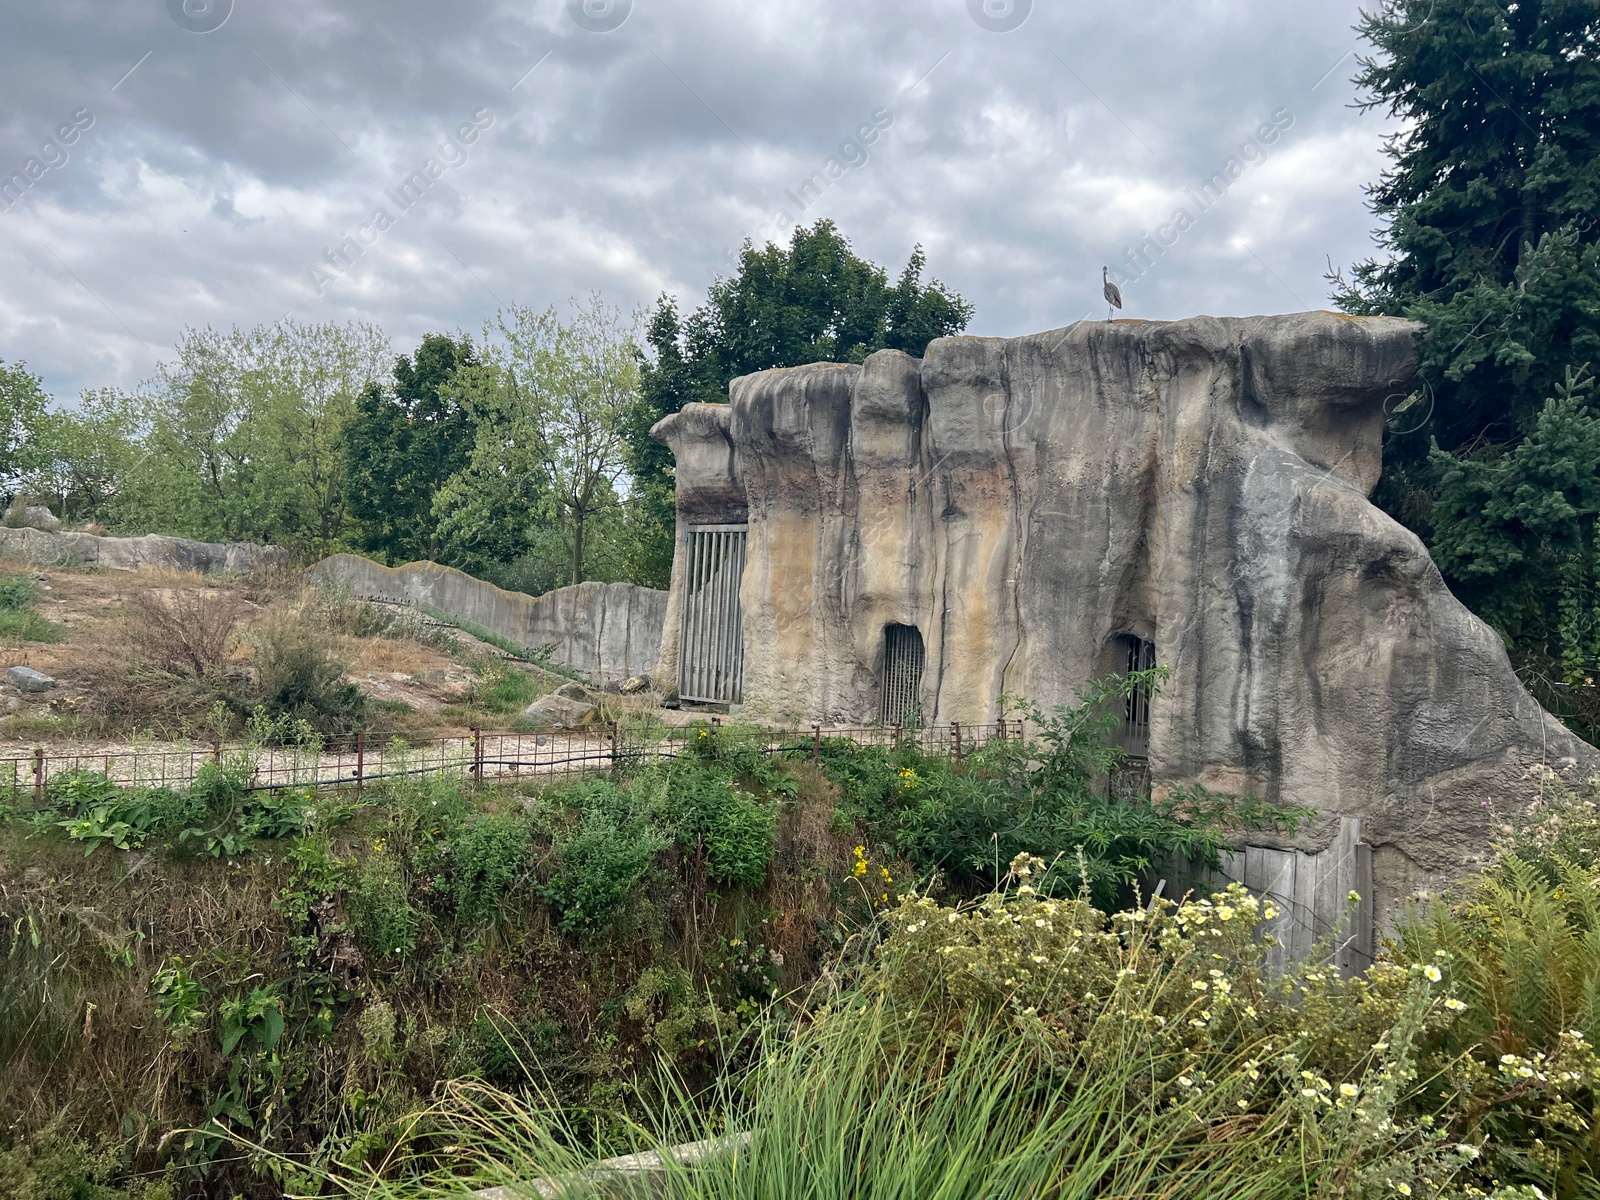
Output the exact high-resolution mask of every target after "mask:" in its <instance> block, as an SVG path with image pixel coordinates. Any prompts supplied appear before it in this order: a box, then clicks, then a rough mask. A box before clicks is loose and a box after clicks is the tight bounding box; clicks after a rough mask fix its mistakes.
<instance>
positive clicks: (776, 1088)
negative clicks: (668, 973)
mask: <svg viewBox="0 0 1600 1200" xmlns="http://www.w3.org/2000/svg"><path fill="white" fill-rule="evenodd" d="M1584 787H1585V788H1586V789H1587V794H1586V795H1580V794H1579V793H1577V792H1575V791H1573V790H1571V789H1570V788H1565V787H1564V785H1562V784H1561V783H1560V781H1548V786H1547V787H1546V788H1545V789H1544V790H1545V796H1544V799H1543V800H1541V801H1540V803H1539V809H1540V811H1539V814H1538V816H1539V820H1538V821H1537V822H1536V823H1535V825H1534V827H1533V829H1531V830H1529V831H1526V832H1518V833H1516V834H1514V835H1513V836H1512V837H1511V838H1509V839H1508V841H1507V843H1506V845H1505V846H1503V847H1502V851H1503V855H1502V858H1501V860H1500V861H1499V863H1497V864H1496V865H1495V866H1494V867H1492V868H1491V869H1489V870H1488V871H1486V872H1484V873H1482V874H1481V875H1478V876H1475V877H1473V878H1471V879H1469V880H1467V881H1466V882H1465V883H1464V884H1463V885H1462V887H1461V888H1460V889H1459V890H1458V891H1457V892H1456V893H1454V894H1452V895H1450V896H1447V897H1446V898H1444V899H1442V900H1439V901H1436V902H1434V903H1432V904H1430V905H1427V906H1425V907H1423V908H1420V909H1418V910H1417V911H1416V912H1415V913H1414V914H1413V915H1412V917H1411V918H1410V919H1409V920H1407V921H1406V922H1405V923H1404V924H1403V926H1402V929H1401V931H1400V935H1399V937H1398V938H1397V939H1395V940H1394V941H1392V942H1390V943H1389V945H1388V947H1387V951H1386V953H1385V954H1384V956H1383V957H1382V958H1380V960H1379V961H1378V962H1377V963H1375V964H1374V965H1373V966H1372V967H1371V968H1370V969H1369V970H1367V971H1365V972H1363V973H1362V974H1359V975H1356V976H1354V977H1351V978H1343V977H1341V976H1340V975H1338V974H1337V973H1336V972H1333V971H1331V970H1328V969H1326V968H1325V967H1323V966H1321V965H1320V964H1319V963H1317V962H1312V963H1308V964H1305V965H1303V966H1301V967H1299V968H1296V969H1294V970H1291V971H1290V972H1288V973H1287V974H1285V975H1281V976H1276V977H1275V976H1273V975H1272V974H1271V973H1269V972H1268V971H1267V970H1266V969H1265V967H1264V962H1265V951H1266V944H1265V941H1264V939H1263V937H1262V936H1261V933H1260V929H1259V926H1260V924H1261V923H1262V922H1264V921H1267V920H1270V919H1271V918H1272V917H1273V916H1275V915H1276V914H1275V913H1274V912H1273V911H1272V907H1271V905H1270V902H1264V901H1261V900H1258V899H1257V898H1255V897H1253V896H1251V895H1249V894H1248V893H1247V892H1246V891H1245V890H1244V889H1243V888H1241V887H1239V886H1238V885H1233V886H1230V887H1229V888H1227V889H1226V890H1224V891H1221V892H1218V893H1216V894H1214V895H1211V896H1209V897H1205V898H1199V897H1189V898H1186V899H1185V900H1183V901H1182V902H1171V901H1165V900H1160V899H1157V900H1154V901H1150V902H1146V903H1142V904H1138V905H1137V906H1132V907H1128V908H1124V909H1121V910H1119V911H1116V912H1111V913H1107V912H1103V911H1101V910H1099V909H1097V908H1096V907H1095V906H1094V905H1093V904H1092V903H1091V900H1090V893H1089V891H1088V890H1087V889H1084V890H1083V891H1082V892H1080V894H1079V895H1077V896H1074V897H1053V896H1050V895H1048V894H1046V893H1044V892H1042V891H1040V890H1038V889H1037V888H1036V887H1035V886H1034V883H1035V881H1038V880H1040V879H1042V878H1043V876H1044V873H1045V870H1046V864H1045V862H1044V861H1043V860H1041V859H1038V858H1036V857H1034V856H1031V855H1027V854H1021V855H1018V856H1017V857H1016V858H1014V859H1013V860H1012V862H1011V863H1010V864H1009V869H1008V871H1007V873H1006V875H1005V877H1004V878H1003V880H1002V887H1001V888H1000V889H998V890H995V891H992V892H990V893H988V894H986V895H984V896H981V897H979V898H976V899H974V900H970V901H964V902H962V901H957V902H941V901H938V900H935V899H933V898H931V897H928V896H920V895H914V894H908V895H906V896H904V897H902V898H901V900H900V902H899V903H898V904H896V905H895V906H894V907H892V908H891V909H889V910H888V911H886V912H885V913H884V914H883V916H882V919H881V925H880V929H881V932H882V938H881V941H880V942H879V944H878V945H877V947H876V949H875V951H874V952H873V954H872V955H871V957H870V959H869V960H867V961H866V962H865V963H863V964H862V965H861V966H860V967H859V969H858V970H857V971H856V972H855V973H854V974H853V975H852V978H851V979H850V980H849V982H848V985H847V986H846V987H845V988H844V989H843V990H842V992H834V993H832V994H830V995H828V996H827V997H826V998H825V999H823V1000H822V1001H821V1002H816V1001H815V999H814V997H815V993H812V997H813V1002H812V1003H810V1004H809V1005H807V1004H801V1005H800V1006H799V1008H798V1010H796V1009H794V1008H791V1009H789V1010H787V1011H784V1012H783V1013H782V1014H781V1017H780V1018H779V1019H774V1020H771V1021H769V1022H766V1023H764V1024H761V1025H758V1026H755V1027H753V1030H752V1032H751V1034H750V1040H751V1042H752V1045H751V1046H750V1047H749V1054H748V1056H747V1058H746V1059H745V1060H744V1062H745V1063H746V1066H745V1068H744V1069H743V1070H734V1071H730V1072H729V1073H728V1074H726V1075H724V1076H723V1077H722V1078H721V1079H720V1080H719V1081H718V1083H717V1085H716V1086H714V1087H712V1088H710V1089H706V1090H700V1091H696V1090H694V1089H693V1088H691V1087H689V1086H677V1087H674V1086H673V1085H672V1082H671V1081H670V1080H669V1082H667V1083H665V1084H663V1085H662V1086H661V1088H660V1091H661V1093H662V1094H663V1096H665V1098H666V1102H665V1104H663V1105H662V1106H661V1107H660V1108H659V1109H657V1110H655V1111H653V1112H652V1113H651V1114H650V1116H649V1119H648V1120H647V1121H644V1122H640V1123H638V1124H634V1125H629V1126H612V1127H610V1128H607V1129H605V1130H602V1131H599V1135H598V1136H597V1133H596V1131H595V1130H593V1129H588V1128H584V1127H582V1126H580V1125H579V1124H577V1123H575V1122H574V1120H573V1117H572V1113H571V1112H570V1110H568V1109H567V1108H565V1107H563V1106H562V1105H561V1104H560V1103H559V1102H558V1101H557V1100H556V1099H555V1098H554V1097H553V1096H552V1095H551V1094H550V1093H549V1091H548V1089H545V1088H543V1087H540V1086H538V1084H537V1081H535V1083H534V1084H533V1085H531V1086H529V1087H526V1088H524V1089H521V1090H520V1091H518V1092H516V1093H515V1094H513V1093H510V1092H507V1091H505V1090H503V1089H499V1088H495V1087H493V1086H486V1085H485V1084H483V1083H482V1082H480V1081H466V1080H464V1081H458V1082H457V1083H456V1084H454V1085H452V1086H451V1087H450V1088H449V1089H447V1090H446V1091H445V1093H444V1094H442V1095H441V1096H440V1098H439V1099H438V1100H437V1101H436V1102H435V1103H434V1104H433V1105H432V1106H430V1107H429V1108H427V1109H425V1110H423V1111H421V1112H419V1113H417V1114H415V1115H414V1117H413V1120H412V1122H411V1124H410V1125H409V1126H407V1127H406V1130H405V1136H404V1137H403V1138H402V1140H401V1141H400V1142H399V1143H398V1144H397V1146H396V1147H395V1148H394V1150H393V1151H392V1152H391V1154H390V1155H389V1156H388V1158H387V1159H386V1161H385V1163H384V1168H383V1170H382V1171H381V1172H376V1173H362V1174H356V1175H352V1176H348V1177H343V1178H338V1179H334V1180H332V1181H331V1182H333V1183H335V1184H336V1185H337V1186H339V1187H340V1188H341V1189H342V1190H346V1191H348V1192H350V1193H352V1194H360V1195H364V1196H381V1197H386V1198H388V1197H394V1198H400V1197H406V1198H408V1200H409V1198H421V1197H433V1196H442V1195H450V1194H459V1189H461V1188H462V1187H464V1186H467V1185H469V1184H470V1185H471V1186H484V1185H491V1184H506V1183H513V1182H516V1181H524V1182H525V1181H527V1180H530V1179H537V1178H543V1179H557V1180H560V1179H567V1180H576V1181H580V1182H581V1181H583V1180H585V1179H590V1180H592V1179H593V1178H594V1177H593V1176H592V1175H587V1176H586V1175H585V1174H583V1172H585V1171H586V1170H587V1169H588V1168H589V1165H590V1164H592V1163H593V1162H594V1161H595V1160H596V1159H599V1158H604V1157H607V1156H611V1155H615V1154H623V1153H636V1152H639V1151H641V1150H652V1149H659V1148H662V1147H665V1146H669V1145H673V1144H679V1143H684V1142H693V1141H709V1142H710V1143H711V1144H712V1145H713V1147H714V1148H715V1149H714V1150H713V1152H712V1153H710V1154H709V1155H707V1156H704V1157H702V1158H700V1159H699V1160H698V1161H697V1162H695V1163H694V1164H692V1165H670V1166H669V1169H668V1170H667V1171H666V1173H665V1175H664V1176H663V1177H661V1178H660V1179H659V1180H658V1187H657V1190H656V1192H655V1193H654V1194H661V1195H667V1196H674V1197H684V1198H685V1200H688V1198H691V1197H692V1198H704V1197H725V1196H726V1197H732V1196H738V1197H741V1198H744V1197H766V1196H771V1197H779V1196H796V1195H805V1196H813V1197H841V1198H842V1197H871V1196H879V1195H883V1196H906V1195H916V1196H924V1195H950V1196H998V1195H1006V1196H1073V1197H1079V1196H1081V1197H1088V1196H1096V1197H1105V1196H1117V1197H1135V1196H1138V1197H1211V1196H1217V1197H1222V1196H1227V1197H1274V1198H1276V1197H1312V1196H1316V1197H1373V1198H1377V1197H1391V1196H1400V1197H1421V1196H1428V1197H1434V1196H1448V1197H1463V1198H1465V1197H1483V1196H1493V1197H1499V1198H1502V1200H1512V1198H1516V1200H1535V1198H1536V1197H1563V1198H1565V1197H1584V1196H1591V1195H1594V1194H1595V1189H1596V1184H1597V1180H1596V1168H1597V1167H1600V1143H1597V1140H1596V1135H1595V1128H1596V1118H1597V1116H1600V1112H1597V1106H1600V1057H1597V1055H1596V1053H1595V1050H1594V1045H1593V1043H1594V1039H1595V1038H1596V1037H1597V1036H1600V1029H1597V1028H1596V1021H1595V1016H1596V1012H1597V1010H1596V1008H1595V1005H1594V995H1595V987H1596V980H1597V978H1600V954H1597V947H1600V939H1597V937H1596V931H1597V929H1600V925H1597V909H1600V900H1597V889H1600V874H1597V873H1596V871H1595V868H1594V866H1593V864H1592V859H1593V855H1594V851H1595V850H1596V849H1597V848H1600V846H1597V844H1596V843H1595V842H1594V841H1593V840H1592V836H1593V833H1594V831H1595V829H1596V819H1595V814H1596V803H1595V802H1596V800H1597V799H1600V780H1591V781H1588V783H1587V784H1586V785H1584ZM1580 849H1581V850H1582V851H1583V852H1584V854H1585V856H1586V857H1587V858H1588V859H1589V860H1590V863H1589V865H1580V863H1579V862H1578V861H1577V859H1575V858H1574V857H1572V856H1571V854H1572V852H1574V851H1578V850H1580ZM664 1070H666V1068H664ZM443 1146H448V1147H449V1148H450V1154H449V1155H445V1154H443V1153H441V1150H440V1148H441V1147H443ZM671 1162H672V1160H670V1159H669V1164H670V1163H671ZM599 1194H602V1195H605V1194H618V1195H620V1194H623V1192H622V1191H621V1190H614V1191H608V1190H607V1189H606V1188H604V1187H602V1188H600V1189H599Z"/></svg>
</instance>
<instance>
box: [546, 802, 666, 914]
mask: <svg viewBox="0 0 1600 1200" xmlns="http://www.w3.org/2000/svg"><path fill="white" fill-rule="evenodd" d="M569 798H570V800H571V802H572V803H573V804H574V806H575V807H576V808H577V810H578V820H577V826H576V828H572V829H566V830H561V831H559V832H558V833H557V836H556V841H555V847H554V850H555V853H554V856H553V857H554V861H555V865H554V868H553V870H552V871H551V874H550V878H549V880H548V881H547V882H546V883H545V884H544V886H543V888H542V892H543V895H544V899H545V901H546V903H548V904H549V905H550V907H551V908H553V909H554V910H555V911H556V914H557V922H558V924H559V925H560V927H561V928H562V929H563V930H565V931H566V932H568V933H580V932H582V933H596V932H600V931H602V930H604V929H606V928H608V927H610V925H611V924H612V923H613V922H614V921H615V920H616V918H617V916H618V915H619V914H620V912H621V910H622V907H623V905H624V904H625V903H626V902H627V900H628V898H629V896H631V895H632V894H633V892H634V889H635V888H637V887H638V886H639V884H640V883H641V882H642V881H643V880H644V878H645V876H646V874H647V873H648V872H649V870H650V865H651V861H652V860H653V859H654V858H655V856H656V853H657V852H658V851H660V850H662V849H664V848H665V847H666V845H667V840H666V838H664V837H662V836H661V835H660V834H659V833H658V832H657V831H656V830H655V829H653V828H652V827H651V825H650V822H649V821H648V820H647V818H646V816H645V814H643V813H641V812H639V811H638V810H637V808H636V806H635V803H634V797H633V796H632V794H631V793H629V792H625V791H622V790H620V789H618V788H617V787H616V786H615V785H613V784H610V783H605V782H593V783H586V784H580V785H579V786H578V787H576V788H574V789H572V791H571V793H569Z"/></svg>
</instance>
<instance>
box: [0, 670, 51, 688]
mask: <svg viewBox="0 0 1600 1200" xmlns="http://www.w3.org/2000/svg"><path fill="white" fill-rule="evenodd" d="M6 682H7V683H8V684H10V685H11V686H12V687H14V688H16V689H17V691H19V692H48V691H49V690H50V689H51V688H53V687H55V686H56V681H55V680H54V679H51V678H50V676H48V675H46V674H45V673H44V672H43V671H35V670H34V669H33V668H32V667H12V668H11V669H10V670H8V671H7V672H6Z"/></svg>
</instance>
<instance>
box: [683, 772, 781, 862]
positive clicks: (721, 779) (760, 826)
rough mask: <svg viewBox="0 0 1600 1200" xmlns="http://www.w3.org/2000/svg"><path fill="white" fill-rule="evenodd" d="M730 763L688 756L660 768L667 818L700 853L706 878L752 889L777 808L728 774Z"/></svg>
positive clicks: (768, 852)
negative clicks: (702, 855)
mask: <svg viewBox="0 0 1600 1200" xmlns="http://www.w3.org/2000/svg"><path fill="white" fill-rule="evenodd" d="M732 765H734V764H730V763H729V762H728V761H727V760H726V759H719V758H706V759H700V758H688V759H683V760H679V761H676V762H673V763H670V764H668V765H667V766H665V767H663V768H662V771H663V773H664V775H665V777H666V781H667V804H666V811H667V817H668V821H669V824H670V827H671V830H672V832H673V835H674V836H675V837H676V838H677V839H678V841H679V842H680V843H681V844H682V845H683V846H684V847H685V848H686V849H687V850H689V851H691V852H696V851H698V852H702V853H703V854H704V856H705V869H706V877H707V878H708V879H710V880H711V881H712V882H714V883H723V884H746V885H749V886H751V887H758V886H760V884H761V882H762V881H763V880H764V879H765V878H766V874H767V864H768V863H769V862H771V860H772V847H773V836H774V834H775V832H776V829H777V812H776V810H775V806H774V805H773V803H772V802H770V801H767V800H763V799H761V798H760V797H758V796H756V795H754V794H753V793H752V792H751V791H750V790H748V788H747V787H746V786H744V785H742V784H741V783H739V782H738V781H737V780H736V779H735V778H730V766H732ZM763 765H765V764H763Z"/></svg>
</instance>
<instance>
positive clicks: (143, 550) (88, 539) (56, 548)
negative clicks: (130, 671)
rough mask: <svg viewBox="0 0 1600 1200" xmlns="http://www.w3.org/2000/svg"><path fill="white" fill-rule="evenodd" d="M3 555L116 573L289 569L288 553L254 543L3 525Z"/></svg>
mask: <svg viewBox="0 0 1600 1200" xmlns="http://www.w3.org/2000/svg"><path fill="white" fill-rule="evenodd" d="M0 554H5V555H9V556H11V557H13V558H20V559H22V560H23V561H25V562H28V563H31V564H33V565H34V566H36V567H76V566H99V567H107V568H109V569H111V570H114V571H136V570H138V569H139V568H140V567H172V568H175V569H177V570H180V571H201V572H207V573H209V572H212V571H237V572H240V573H243V572H246V571H254V570H257V569H258V568H261V567H286V566H288V565H289V552H288V551H287V550H285V549H283V548H282V547H280V546H261V545H258V544H256V543H255V542H195V541H191V540H189V539H188V538H178V537H164V536H162V535H161V534H158V533H152V534H148V535H146V536H145V537H101V536H100V535H99V534H95V533H56V532H52V531H50V530H45V529H30V528H23V529H11V528H7V527H5V526H0Z"/></svg>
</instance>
